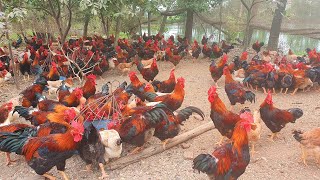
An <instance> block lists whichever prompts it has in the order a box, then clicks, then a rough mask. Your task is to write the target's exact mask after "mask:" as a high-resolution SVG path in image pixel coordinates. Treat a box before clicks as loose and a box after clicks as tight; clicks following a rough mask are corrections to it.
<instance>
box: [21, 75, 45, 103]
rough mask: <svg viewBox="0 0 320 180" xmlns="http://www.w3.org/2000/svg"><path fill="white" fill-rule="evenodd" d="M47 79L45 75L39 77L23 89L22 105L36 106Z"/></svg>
mask: <svg viewBox="0 0 320 180" xmlns="http://www.w3.org/2000/svg"><path fill="white" fill-rule="evenodd" d="M46 85H47V80H46V79H45V78H43V77H40V78H38V79H37V80H36V81H35V83H34V84H33V85H32V86H29V87H28V88H26V89H25V90H23V91H22V92H21V93H20V94H21V95H22V106H24V107H30V106H33V107H36V106H37V103H38V99H37V98H38V97H39V95H40V96H41V94H42V92H43V90H44V89H45V86H46Z"/></svg>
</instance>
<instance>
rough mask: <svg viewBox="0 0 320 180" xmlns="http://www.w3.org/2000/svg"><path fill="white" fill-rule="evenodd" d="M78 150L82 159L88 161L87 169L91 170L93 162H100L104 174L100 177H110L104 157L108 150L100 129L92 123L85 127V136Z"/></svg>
mask: <svg viewBox="0 0 320 180" xmlns="http://www.w3.org/2000/svg"><path fill="white" fill-rule="evenodd" d="M77 150H78V151H79V155H80V157H81V159H82V160H83V161H84V162H85V163H86V169H87V171H91V165H92V164H93V163H98V164H99V167H100V170H101V174H102V176H101V177H100V178H99V179H104V178H107V177H108V176H107V173H106V171H105V169H104V166H105V165H106V161H105V159H104V156H105V153H106V150H105V148H104V145H103V143H102V141H101V137H100V134H99V132H98V130H97V129H96V128H95V127H94V126H93V125H92V124H90V125H89V126H88V127H86V128H85V133H84V136H83V138H82V141H81V142H80V143H79V146H78V149H77Z"/></svg>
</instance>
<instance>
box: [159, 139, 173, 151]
mask: <svg viewBox="0 0 320 180" xmlns="http://www.w3.org/2000/svg"><path fill="white" fill-rule="evenodd" d="M170 140H171V139H170V138H169V139H166V140H164V141H162V143H161V144H162V147H163V150H165V149H166V145H167V144H168V142H170Z"/></svg>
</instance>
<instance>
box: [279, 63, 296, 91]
mask: <svg viewBox="0 0 320 180" xmlns="http://www.w3.org/2000/svg"><path fill="white" fill-rule="evenodd" d="M278 76H279V77H278V82H277V84H278V86H279V87H280V88H281V89H280V93H282V91H283V89H285V92H284V94H287V92H288V89H289V88H290V87H291V86H292V85H293V75H292V74H291V71H290V68H289V67H287V66H285V65H280V69H279V71H278Z"/></svg>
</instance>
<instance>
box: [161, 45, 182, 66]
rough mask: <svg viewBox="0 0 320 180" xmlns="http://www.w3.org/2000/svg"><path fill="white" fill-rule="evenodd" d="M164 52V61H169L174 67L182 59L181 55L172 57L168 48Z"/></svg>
mask: <svg viewBox="0 0 320 180" xmlns="http://www.w3.org/2000/svg"><path fill="white" fill-rule="evenodd" d="M165 51H166V55H165V60H167V61H170V62H171V63H172V64H173V65H174V66H177V65H178V64H179V63H180V61H181V59H182V58H183V56H182V55H174V54H173V53H172V51H171V49H170V48H166V50H165Z"/></svg>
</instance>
